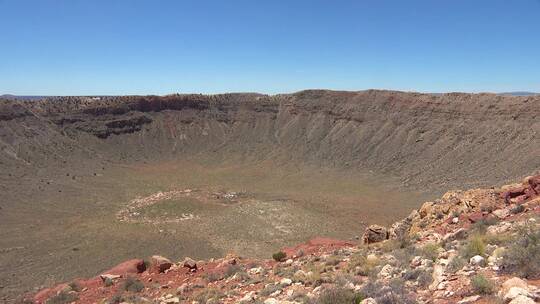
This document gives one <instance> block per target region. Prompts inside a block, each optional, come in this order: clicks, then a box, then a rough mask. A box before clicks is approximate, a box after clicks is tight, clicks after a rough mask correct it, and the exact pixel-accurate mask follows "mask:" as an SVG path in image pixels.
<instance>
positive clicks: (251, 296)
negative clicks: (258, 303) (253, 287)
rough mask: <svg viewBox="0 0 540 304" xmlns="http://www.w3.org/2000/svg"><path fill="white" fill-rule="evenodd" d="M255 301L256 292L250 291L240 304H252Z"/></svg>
mask: <svg viewBox="0 0 540 304" xmlns="http://www.w3.org/2000/svg"><path fill="white" fill-rule="evenodd" d="M253 301H255V292H254V291H250V292H248V293H246V294H245V295H244V296H243V297H242V299H240V303H251V302H253Z"/></svg>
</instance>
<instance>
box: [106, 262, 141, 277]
mask: <svg viewBox="0 0 540 304" xmlns="http://www.w3.org/2000/svg"><path fill="white" fill-rule="evenodd" d="M145 270H146V264H145V263H144V261H143V260H141V259H132V260H129V261H125V262H123V263H120V264H118V265H116V266H115V267H113V268H111V269H109V270H107V271H104V272H103V273H102V274H112V275H120V276H126V275H128V274H137V273H141V272H143V271H145Z"/></svg>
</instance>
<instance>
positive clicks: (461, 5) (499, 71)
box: [0, 0, 540, 95]
mask: <svg viewBox="0 0 540 304" xmlns="http://www.w3.org/2000/svg"><path fill="white" fill-rule="evenodd" d="M0 14H1V18H0V41H1V43H0V94H2V93H11V94H24V95H99V94H168V93H173V92H180V93H185V92H202V93H216V92H233V91H234V92H238V91H256V92H263V93H280V92H292V91H297V90H302V89H307V88H328V89H339V90H363V89H369V88H380V89H396V90H407V91H423V92H448V91H467V92H479V91H494V92H503V91H516V90H528V91H540V0H529V1H526V0H523V1H521V0H516V1H508V0H488V1H483V0H452V1H438V0H423V1H416V0H408V1H403V0H395V1H385V0H371V1H360V0H356V1H339V0H337V1H330V0H328V1H318V0H303V1H300V0H299V1H294V0H289V1H277V0H273V1H256V0H249V1H248V0H246V1H236V0H223V1H201V0H199V1H181V0H178V1H165V0H160V1H150V0H148V1H142V0H129V1H128V0H117V1H115V0H103V1H98V0H93V1H90V0H88V1H82V0H64V1H62V0H35V1H27V0H0Z"/></svg>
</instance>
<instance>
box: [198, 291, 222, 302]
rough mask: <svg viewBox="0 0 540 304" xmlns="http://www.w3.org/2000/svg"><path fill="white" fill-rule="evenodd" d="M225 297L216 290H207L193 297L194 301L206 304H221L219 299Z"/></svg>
mask: <svg viewBox="0 0 540 304" xmlns="http://www.w3.org/2000/svg"><path fill="white" fill-rule="evenodd" d="M223 297H225V294H224V293H223V292H221V291H219V290H217V289H213V288H208V289H205V290H203V291H202V292H200V293H198V294H197V295H196V296H195V298H194V299H195V301H197V302H199V303H206V304H218V303H222V302H221V301H220V299H221V298H223Z"/></svg>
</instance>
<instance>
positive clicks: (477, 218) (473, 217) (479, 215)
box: [467, 212, 485, 224]
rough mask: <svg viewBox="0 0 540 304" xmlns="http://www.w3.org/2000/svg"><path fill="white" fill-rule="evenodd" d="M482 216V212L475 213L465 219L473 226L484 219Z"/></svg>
mask: <svg viewBox="0 0 540 304" xmlns="http://www.w3.org/2000/svg"><path fill="white" fill-rule="evenodd" d="M484 217H485V216H484V215H483V214H482V212H475V213H471V214H469V215H468V216H467V219H468V220H469V222H471V224H474V223H477V222H479V221H481V220H483V219H484Z"/></svg>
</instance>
